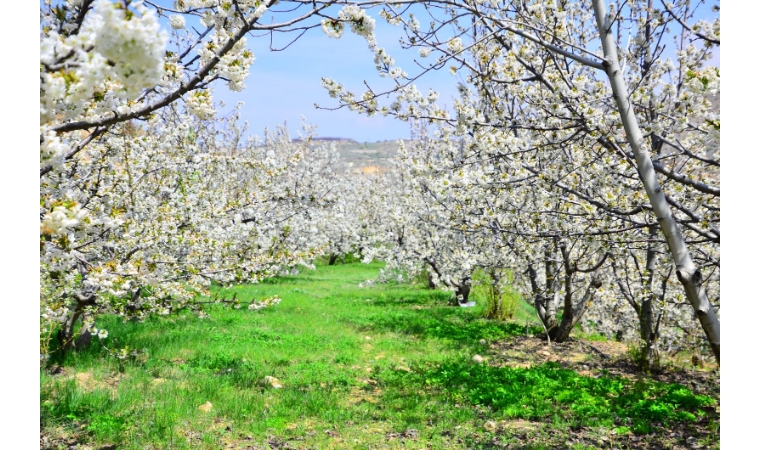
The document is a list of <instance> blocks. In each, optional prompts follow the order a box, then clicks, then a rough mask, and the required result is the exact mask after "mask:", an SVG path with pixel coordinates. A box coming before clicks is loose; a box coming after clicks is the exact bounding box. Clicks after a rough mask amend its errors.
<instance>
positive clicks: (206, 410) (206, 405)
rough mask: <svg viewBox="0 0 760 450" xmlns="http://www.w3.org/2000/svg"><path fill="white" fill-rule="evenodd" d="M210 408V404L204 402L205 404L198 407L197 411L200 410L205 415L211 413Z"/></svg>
mask: <svg viewBox="0 0 760 450" xmlns="http://www.w3.org/2000/svg"><path fill="white" fill-rule="evenodd" d="M211 408H212V406H211V402H206V403H204V404H202V405H201V406H199V407H198V409H200V410H201V411H203V412H206V413H207V412H209V411H211Z"/></svg>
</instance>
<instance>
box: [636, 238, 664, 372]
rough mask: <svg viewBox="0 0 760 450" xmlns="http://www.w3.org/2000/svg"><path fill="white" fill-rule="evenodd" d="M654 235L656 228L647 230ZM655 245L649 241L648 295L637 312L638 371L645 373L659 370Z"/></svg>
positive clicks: (647, 265)
mask: <svg viewBox="0 0 760 450" xmlns="http://www.w3.org/2000/svg"><path fill="white" fill-rule="evenodd" d="M656 233H657V227H654V226H652V227H650V228H649V235H650V237H652V238H654V235H655V234H656ZM656 245H657V244H655V243H654V242H651V241H650V242H649V244H648V247H647V263H646V270H647V273H646V276H647V279H646V286H647V287H648V288H649V293H648V294H647V295H645V297H644V299H643V300H642V301H641V306H640V307H639V310H638V311H637V312H638V313H639V333H640V336H641V345H640V349H639V350H640V351H639V369H640V370H641V371H642V372H645V373H649V372H658V371H659V370H660V352H659V351H658V350H657V348H656V345H655V344H656V343H657V338H658V329H657V328H658V327H657V326H656V325H655V320H654V307H653V305H654V301H655V300H656V299H657V296H656V295H655V293H654V273H655V269H656V265H657V252H656ZM663 284H664V283H663ZM663 289H665V286H663ZM663 292H664V291H663ZM658 322H659V321H658Z"/></svg>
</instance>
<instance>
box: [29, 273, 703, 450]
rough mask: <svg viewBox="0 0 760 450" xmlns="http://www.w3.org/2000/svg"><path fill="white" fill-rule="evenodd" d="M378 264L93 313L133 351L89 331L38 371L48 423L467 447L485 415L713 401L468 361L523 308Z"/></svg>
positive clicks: (622, 415)
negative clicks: (504, 313) (215, 301)
mask: <svg viewBox="0 0 760 450" xmlns="http://www.w3.org/2000/svg"><path fill="white" fill-rule="evenodd" d="M379 268H380V265H379V264H372V265H361V264H346V265H337V266H320V267H318V270H316V271H304V272H303V273H301V274H300V275H298V276H296V277H283V278H277V279H272V280H268V281H267V282H264V283H261V284H258V285H249V286H241V287H236V288H233V289H230V290H220V291H219V294H220V295H224V296H231V295H233V293H236V294H237V296H238V298H240V299H242V300H250V299H251V298H257V299H261V298H264V297H268V296H272V295H278V296H280V297H281V298H282V302H281V303H280V304H279V305H277V306H274V307H271V308H266V309H262V310H260V311H250V310H247V309H240V310H234V309H231V308H227V307H219V306H214V307H211V308H209V309H208V312H209V313H210V318H208V319H199V318H197V317H196V316H194V315H191V314H189V313H180V314H177V315H174V316H170V317H153V318H151V319H149V320H147V321H145V322H143V323H122V322H121V321H119V320H117V319H116V318H105V319H103V320H101V321H100V322H99V323H98V324H97V325H98V327H100V328H106V329H108V330H109V333H110V335H109V338H108V339H107V340H106V341H105V342H106V344H107V345H109V346H112V347H124V346H128V347H129V348H131V349H137V350H139V351H140V352H143V356H138V357H136V358H132V359H130V360H128V361H125V362H123V363H122V362H120V361H119V360H117V359H115V358H113V357H109V356H107V354H106V352H105V350H103V349H102V348H101V347H99V345H97V343H94V344H93V345H92V347H91V348H90V349H88V350H87V351H84V352H79V353H74V354H71V355H69V356H68V357H67V358H66V359H65V360H64V361H63V367H64V374H62V375H55V376H53V375H50V374H49V373H48V372H41V375H40V392H41V394H40V402H41V410H42V425H43V428H45V429H47V430H58V431H57V432H58V433H64V434H65V433H68V434H69V435H71V436H75V438H76V439H77V440H78V441H79V442H87V443H89V444H95V445H104V444H116V445H117V446H118V448H134V449H144V448H171V449H183V448H187V449H190V448H209V449H211V448H224V447H225V446H230V448H237V447H238V446H239V447H240V448H245V446H246V445H249V446H254V445H259V446H262V445H264V444H266V443H267V442H269V445H270V446H272V443H276V442H278V440H280V441H284V440H287V441H288V442H290V443H291V445H292V446H301V448H369V447H373V448H377V447H382V448H451V447H461V448H464V447H479V446H482V445H483V444H484V443H487V442H490V440H491V439H493V433H491V432H490V431H488V430H486V429H484V428H483V423H484V422H485V421H487V420H503V419H524V420H529V421H536V422H547V421H548V422H551V423H552V425H551V426H552V427H553V428H552V430H553V431H552V433H560V434H561V433H569V432H571V430H572V427H578V426H591V427H607V428H610V427H613V428H614V427H618V428H620V429H621V432H625V431H627V430H628V429H629V430H630V431H633V432H647V431H648V430H649V428H648V427H649V423H650V422H651V421H658V422H660V423H663V424H669V423H675V422H679V421H680V422H684V421H685V422H688V421H691V420H694V418H695V417H697V415H699V414H702V412H701V409H700V408H701V407H703V406H704V405H707V404H710V402H712V401H713V400H712V399H710V398H708V397H700V396H695V395H694V394H692V393H691V391H689V390H688V389H686V388H683V387H682V386H678V385H673V386H666V385H662V384H658V383H654V382H647V383H645V384H641V383H639V384H636V383H633V382H630V381H626V380H622V379H617V378H611V377H600V378H597V379H594V378H589V377H584V376H580V375H578V374H577V373H575V372H573V371H570V370H565V369H561V368H558V367H556V366H552V365H548V366H546V365H544V366H536V367H533V368H530V369H512V368H500V367H491V366H487V365H476V364H473V363H472V356H473V355H474V354H476V353H479V354H486V353H487V352H488V348H487V346H486V345H484V344H483V343H482V342H484V341H485V342H491V341H495V340H505V339H510V338H511V337H512V336H515V335H519V334H524V333H525V324H524V321H525V319H524V316H519V315H518V319H517V320H516V321H515V322H510V323H507V322H497V321H489V320H485V319H483V318H481V310H480V308H455V307H451V306H447V301H448V298H449V295H450V294H449V293H447V292H442V291H436V290H429V289H425V288H423V287H421V286H417V285H405V284H390V285H375V286H372V287H368V288H359V287H358V284H359V283H360V282H362V281H364V280H367V279H373V278H375V277H376V275H377V273H378V270H379ZM523 312H524V313H526V312H525V309H523ZM533 331H538V330H537V329H535V328H534V329H533ZM267 377H275V378H276V379H277V380H278V382H279V383H281V385H282V388H279V389H278V388H274V387H273V386H272V383H271V382H268V381H267ZM209 404H210V408H209ZM199 407H201V409H199ZM204 409H206V410H204ZM626 427H627V429H626ZM410 430H412V431H410ZM543 432H545V431H543ZM547 436H549V435H547ZM500 439H502V440H506V441H505V442H508V441H510V439H512V440H513V441H514V442H517V441H515V439H518V438H517V437H514V436H513V437H510V436H509V434H508V433H507V434H504V433H502V434H501V437H500ZM278 445H279V444H278ZM530 448H540V446H539V447H530ZM577 448H583V447H582V446H581V447H577Z"/></svg>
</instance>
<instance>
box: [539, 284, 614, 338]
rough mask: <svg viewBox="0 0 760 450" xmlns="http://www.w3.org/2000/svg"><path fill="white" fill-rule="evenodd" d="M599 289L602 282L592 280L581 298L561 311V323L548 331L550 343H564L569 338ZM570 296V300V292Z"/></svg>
mask: <svg viewBox="0 0 760 450" xmlns="http://www.w3.org/2000/svg"><path fill="white" fill-rule="evenodd" d="M600 287H602V282H601V281H600V280H599V279H597V278H593V279H592V280H591V282H590V283H589V284H588V286H587V287H586V293H585V294H584V295H583V298H582V299H581V300H580V301H579V302H578V303H577V304H576V305H575V306H573V305H572V303H571V304H570V307H568V306H567V305H566V306H565V309H564V311H562V322H560V324H559V326H558V327H555V328H553V329H552V330H549V338H550V339H551V340H552V341H554V342H565V341H566V340H567V338H569V337H570V332H571V331H573V328H574V327H575V325H577V324H578V322H579V321H580V320H581V317H583V313H585V312H586V308H587V307H588V305H589V304H591V302H592V301H593V300H594V295H596V290H597V289H599V288H600ZM570 296H571V298H572V292H571V293H570Z"/></svg>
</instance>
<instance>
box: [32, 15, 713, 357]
mask: <svg viewBox="0 0 760 450" xmlns="http://www.w3.org/2000/svg"><path fill="white" fill-rule="evenodd" d="M273 3H274V2H267V1H259V0H257V1H250V0H236V1H232V2H220V1H216V0H182V1H180V0H178V1H176V2H175V5H174V6H173V7H172V8H168V7H165V6H160V5H156V4H153V3H152V2H149V1H145V2H142V3H139V2H138V3H132V2H130V1H126V0H124V1H120V2H116V3H114V2H111V1H108V0H76V1H75V0H70V1H67V2H63V1H61V2H57V3H56V4H55V5H53V4H52V2H49V1H48V2H45V4H44V5H43V7H42V8H41V54H40V60H41V65H40V80H41V88H40V208H41V210H40V255H41V266H40V267H41V269H40V278H41V286H42V290H41V306H42V308H41V310H42V317H43V331H44V330H47V331H50V330H53V329H54V328H56V327H57V326H58V325H56V324H61V327H62V334H61V337H62V339H61V341H62V343H63V344H64V346H66V345H70V342H71V341H72V339H73V337H74V335H75V333H76V331H77V330H76V329H75V326H76V323H77V320H78V319H80V318H85V319H86V320H85V323H84V329H87V328H88V327H89V326H90V324H91V322H92V319H93V318H94V317H95V316H96V315H97V314H99V313H102V312H116V313H118V314H122V315H124V316H125V317H142V316H144V315H145V314H148V313H150V312H157V311H158V312H166V311H169V310H171V309H173V308H176V307H178V306H183V305H186V304H187V302H188V301H189V300H190V299H191V298H192V297H193V296H194V295H195V294H196V293H197V292H204V290H205V288H206V287H207V286H208V284H209V283H210V282H211V281H212V280H215V281H219V282H223V283H230V282H250V281H256V280H257V279H260V278H261V277H264V276H270V275H272V274H276V273H278V272H280V271H282V270H289V269H291V268H293V267H295V266H296V265H297V264H307V265H308V264H309V263H310V261H311V260H312V259H313V258H314V257H316V256H317V255H319V254H322V253H327V254H333V255H338V254H342V253H345V252H347V251H348V250H349V249H351V248H355V246H359V247H361V249H362V254H363V256H364V257H365V259H367V260H369V259H372V258H381V259H384V260H386V261H387V262H388V270H387V275H390V274H391V273H393V274H394V276H397V275H399V274H407V275H411V274H415V273H418V272H420V271H422V270H423V269H424V270H426V271H427V272H428V273H429V274H430V282H431V284H436V285H442V286H444V287H447V288H448V289H451V290H452V291H454V292H455V297H456V298H457V300H458V301H459V302H461V303H466V302H467V297H468V293H469V289H470V285H471V283H470V280H471V278H472V272H473V270H474V269H475V268H484V269H485V270H487V271H488V272H490V273H491V274H492V277H491V278H492V280H494V282H495V283H496V284H497V285H500V283H503V282H504V280H505V279H506V278H507V277H506V275H507V273H510V272H511V273H512V274H514V276H515V280H516V283H517V286H518V287H519V289H521V293H522V295H523V296H524V298H530V299H531V301H532V303H533V304H534V306H535V307H536V309H537V311H538V315H539V317H540V319H541V321H542V322H543V324H544V325H545V327H546V329H547V334H548V335H549V336H550V337H551V338H552V339H554V340H557V341H561V340H563V339H566V338H567V336H568V335H569V333H570V330H572V328H573V327H574V326H575V325H576V324H581V325H584V326H585V325H588V323H589V322H591V323H593V324H594V326H595V327H596V329H597V330H599V331H602V332H605V333H609V334H613V333H614V334H623V335H626V334H627V335H631V334H632V333H635V334H637V335H638V337H639V338H640V340H641V343H642V344H641V345H642V354H644V355H645V356H646V357H645V358H643V360H642V361H643V363H644V364H645V365H646V366H649V365H656V363H657V352H658V349H659V348H661V347H662V346H665V347H674V346H675V345H677V343H681V344H683V343H684V342H685V341H687V340H691V341H692V342H694V343H698V342H699V341H700V340H701V339H700V335H704V336H706V337H707V339H706V341H707V342H708V343H709V346H710V347H711V349H712V351H713V353H714V354H715V356H716V357H717V358H719V351H720V340H719V322H718V319H717V314H716V310H715V307H714V306H713V305H716V306H717V305H719V294H718V292H719V267H720V256H719V243H720V230H719V221H720V204H719V199H720V188H719V177H718V172H719V168H720V149H719V145H720V140H719V139H720V132H719V131H720V116H719V91H720V76H719V71H718V70H717V69H715V68H712V67H709V66H708V65H707V61H709V59H710V56H711V55H710V50H711V48H713V47H715V46H719V45H720V40H719V21H718V20H717V19H716V20H714V21H712V22H707V21H704V20H702V21H696V20H695V19H694V17H695V16H694V14H695V9H694V8H692V6H691V4H690V3H689V2H688V1H681V2H676V3H675V4H671V3H667V4H661V5H654V4H653V3H654V2H653V1H652V0H648V1H636V2H630V1H629V2H622V3H620V4H613V5H611V6H609V5H605V4H604V3H602V2H600V1H597V0H587V1H580V2H569V1H536V2H524V1H518V0H505V1H500V2H487V1H478V0H475V1H469V0H468V1H460V0H447V1H428V2H404V1H400V2H393V3H392V4H391V3H387V4H385V3H381V2H365V3H353V2H351V3H349V2H308V3H305V2H299V1H292V2H279V4H278V7H279V9H276V8H271V9H270V7H271V6H273ZM286 3H289V4H291V5H290V6H292V7H288V5H285V4H286ZM336 4H337V5H342V6H343V8H342V9H341V10H340V11H337V14H335V12H336V11H334V10H333V9H331V6H332V5H336ZM280 5H281V6H280ZM378 5H380V6H381V7H382V12H381V14H380V16H381V17H383V18H384V19H385V20H387V21H388V22H389V23H392V24H395V25H400V26H401V27H403V30H404V33H405V35H406V38H405V45H406V46H408V47H410V48H415V47H416V48H419V55H420V57H421V58H430V59H426V61H432V62H430V63H428V64H425V63H424V61H422V59H421V60H420V61H422V62H419V63H418V64H419V70H418V71H417V72H418V73H415V74H413V75H409V74H408V73H407V72H406V71H405V70H403V69H402V68H400V67H398V66H396V65H395V62H394V60H393V58H391V56H390V55H389V54H388V52H387V51H386V50H384V49H382V48H380V47H379V46H378V45H377V43H376V40H375V38H374V34H373V33H374V28H375V21H374V19H372V18H370V17H369V15H368V14H367V13H366V12H365V9H363V8H368V7H373V6H378ZM328 13H330V14H328ZM162 15H165V16H168V19H169V24H170V26H171V27H172V29H173V31H172V32H171V34H167V33H166V32H165V31H163V30H162V29H161V27H160V22H159V17H160V16H162ZM264 15H267V16H268V18H269V19H270V20H269V21H268V22H269V23H268V24H266V25H264V24H263V22H261V21H260V19H261V18H262V17H263V16H264ZM278 18H281V19H282V20H281V21H280V22H277V19H278ZM428 20H429V26H428V25H427V23H426V25H425V26H422V25H421V24H420V21H423V22H427V21H428ZM346 25H348V27H349V28H350V29H351V30H352V31H353V32H355V33H357V34H359V35H361V36H364V37H365V38H366V39H367V41H368V43H369V47H370V49H371V51H372V52H373V54H374V57H375V63H376V68H377V69H378V71H379V73H380V74H381V75H383V76H389V77H390V78H391V79H392V80H394V82H395V83H396V88H395V89H394V90H393V91H392V92H385V93H379V92H375V91H373V90H371V89H370V90H368V91H367V92H364V93H363V94H360V95H359V94H355V93H352V92H349V91H347V90H345V89H344V88H343V86H342V85H340V84H339V83H338V82H336V81H334V80H327V79H325V80H324V81H323V84H324V86H325V87H326V88H327V89H328V92H329V93H330V94H331V95H332V96H334V97H335V98H337V99H338V100H339V105H341V106H346V107H349V108H351V109H354V110H357V111H361V112H364V113H367V114H370V115H373V114H377V113H381V114H389V115H394V116H396V117H398V118H399V119H402V120H412V119H413V120H415V121H416V122H415V123H416V124H417V125H416V126H417V130H416V131H417V133H418V136H419V138H418V139H417V140H416V141H415V143H414V144H413V145H412V146H410V147H404V146H402V147H401V148H400V151H399V158H398V162H397V171H395V172H394V173H393V174H390V175H387V176H385V177H378V178H351V177H340V178H336V177H335V176H334V174H333V172H334V170H333V169H332V166H333V163H334V158H335V154H334V152H333V151H331V150H329V148H317V149H314V148H312V147H311V146H309V145H308V139H306V140H305V141H304V143H302V144H294V143H292V142H290V140H289V138H288V137H287V134H286V132H285V131H284V130H279V131H277V132H274V133H271V134H268V135H267V136H265V140H264V141H262V142H257V141H253V140H248V139H247V138H245V136H244V132H245V130H244V129H241V128H240V127H239V126H238V125H237V117H236V116H234V115H233V116H231V117H229V118H227V119H214V118H213V117H214V114H215V111H214V109H215V106H214V103H213V101H212V92H211V89H210V87H211V86H212V83H214V82H215V81H222V82H226V83H227V85H228V87H229V88H230V89H232V90H241V89H242V88H243V86H244V81H245V78H246V76H247V74H248V70H249V66H250V65H251V64H252V63H253V60H254V55H252V54H251V52H250V51H249V50H248V49H247V48H246V41H245V39H246V37H245V36H246V35H247V34H248V33H249V32H252V31H257V32H264V33H270V34H274V33H280V32H282V33H295V34H294V36H300V34H302V33H303V32H306V31H308V30H309V29H310V28H316V27H321V28H322V29H323V30H324V31H325V32H326V33H327V34H328V35H330V36H333V37H340V35H341V34H342V33H343V30H344V28H345V26H346ZM670 41H672V42H673V44H668V45H665V43H666V42H670ZM447 66H448V68H449V70H451V71H452V73H455V74H457V76H458V77H459V78H460V83H459V92H460V96H459V98H458V99H456V101H455V103H454V106H453V109H452V110H450V111H449V110H444V109H443V108H441V107H440V106H439V105H438V101H437V100H438V99H437V97H438V96H437V94H435V93H434V92H431V93H429V94H428V95H423V94H421V93H420V92H419V91H418V89H417V88H416V87H415V86H414V84H413V83H414V82H415V80H416V79H417V78H418V77H419V76H420V75H422V74H424V73H425V72H427V71H430V70H438V69H441V68H444V67H447ZM385 94H391V95H393V98H392V100H391V101H390V102H389V104H387V105H383V104H382V99H383V96H384V95H385ZM307 134H308V132H307ZM396 269H398V270H396ZM678 283H680V286H677V285H676V284H678ZM708 299H709V300H710V301H708ZM711 302H712V303H711ZM560 311H562V314H561V320H559V312H560ZM692 315H696V317H697V319H698V320H699V324H700V325H701V329H702V332H699V331H698V330H697V329H695V321H694V320H693V319H692ZM634 330H635V331H634ZM685 337H688V339H685Z"/></svg>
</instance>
